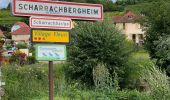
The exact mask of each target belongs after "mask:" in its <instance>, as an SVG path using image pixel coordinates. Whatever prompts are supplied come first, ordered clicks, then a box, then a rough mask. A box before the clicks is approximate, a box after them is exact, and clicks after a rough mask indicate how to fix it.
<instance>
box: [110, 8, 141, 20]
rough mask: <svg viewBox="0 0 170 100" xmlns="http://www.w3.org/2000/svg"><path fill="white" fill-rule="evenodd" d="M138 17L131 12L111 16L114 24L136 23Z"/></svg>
mask: <svg viewBox="0 0 170 100" xmlns="http://www.w3.org/2000/svg"><path fill="white" fill-rule="evenodd" d="M139 18H140V16H138V15H136V14H134V13H133V12H131V11H128V12H126V13H125V14H124V15H123V16H113V21H114V22H115V23H133V22H135V21H137V20H138V19H139Z"/></svg>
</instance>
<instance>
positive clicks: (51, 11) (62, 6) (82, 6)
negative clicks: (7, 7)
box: [12, 0, 103, 20]
mask: <svg viewBox="0 0 170 100" xmlns="http://www.w3.org/2000/svg"><path fill="white" fill-rule="evenodd" d="M12 5H13V7H12V9H13V10H12V12H13V14H14V15H18V16H53V17H65V18H71V19H83V20H103V6H102V5H101V4H86V3H75V2H61V1H41V0H35V1H33V0H13V4H12Z"/></svg>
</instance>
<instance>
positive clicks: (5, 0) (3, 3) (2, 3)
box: [0, 0, 116, 9]
mask: <svg viewBox="0 0 170 100" xmlns="http://www.w3.org/2000/svg"><path fill="white" fill-rule="evenodd" d="M10 1H11V0H0V9H1V8H6V7H7V6H8V4H9V2H10ZM112 1H113V2H115V1H116V0H112Z"/></svg>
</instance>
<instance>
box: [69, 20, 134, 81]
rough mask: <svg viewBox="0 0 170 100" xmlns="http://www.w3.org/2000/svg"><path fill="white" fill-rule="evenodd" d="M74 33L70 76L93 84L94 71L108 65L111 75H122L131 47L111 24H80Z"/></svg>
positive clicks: (70, 51) (70, 48) (70, 53)
mask: <svg viewBox="0 0 170 100" xmlns="http://www.w3.org/2000/svg"><path fill="white" fill-rule="evenodd" d="M77 24H78V25H77V26H76V28H75V29H73V30H72V40H71V41H72V43H71V45H70V46H69V51H68V55H69V57H68V62H69V67H68V68H67V71H68V74H69V76H71V78H73V79H80V80H82V81H83V82H85V83H88V84H93V76H92V70H93V68H94V67H95V66H97V64H98V63H101V62H102V63H104V64H106V67H107V68H108V70H109V73H110V74H111V75H112V74H113V72H114V71H116V73H118V76H119V75H121V74H122V73H123V68H124V65H125V61H126V60H127V57H128V55H129V53H130V52H131V51H132V45H131V44H129V42H127V41H126V40H125V37H124V36H123V35H122V34H120V32H119V31H118V30H116V29H115V27H114V24H113V23H112V22H107V21H106V22H105V21H104V22H78V23H77Z"/></svg>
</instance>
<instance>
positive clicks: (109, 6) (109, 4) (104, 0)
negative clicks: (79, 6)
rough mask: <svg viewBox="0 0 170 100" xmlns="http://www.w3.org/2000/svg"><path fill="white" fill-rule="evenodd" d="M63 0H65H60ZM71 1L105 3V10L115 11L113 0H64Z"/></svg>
mask: <svg viewBox="0 0 170 100" xmlns="http://www.w3.org/2000/svg"><path fill="white" fill-rule="evenodd" d="M59 1H63V0H59ZM64 1H69V2H80V3H94V4H103V7H104V11H114V10H117V9H115V5H114V3H113V2H112V0H64Z"/></svg>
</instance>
